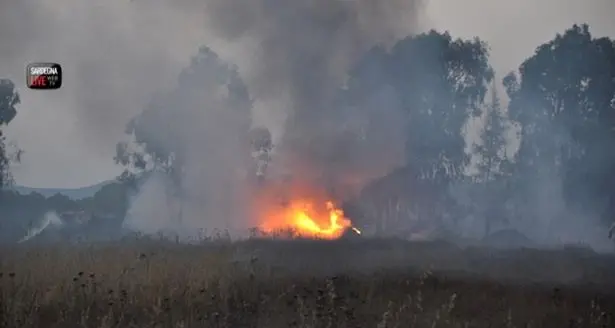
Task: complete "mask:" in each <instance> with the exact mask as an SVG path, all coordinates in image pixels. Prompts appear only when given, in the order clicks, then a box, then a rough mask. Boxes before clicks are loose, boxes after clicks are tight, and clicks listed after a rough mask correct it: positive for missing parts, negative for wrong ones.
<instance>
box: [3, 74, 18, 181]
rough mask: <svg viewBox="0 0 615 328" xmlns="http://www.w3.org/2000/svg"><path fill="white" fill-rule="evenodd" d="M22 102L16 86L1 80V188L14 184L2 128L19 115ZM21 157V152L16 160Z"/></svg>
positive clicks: (8, 81)
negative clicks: (18, 106)
mask: <svg viewBox="0 0 615 328" xmlns="http://www.w3.org/2000/svg"><path fill="white" fill-rule="evenodd" d="M20 101H21V100H20V98H19V94H18V93H17V91H15V84H13V82H11V81H10V80H5V79H0V188H2V187H4V186H6V185H9V184H11V182H12V176H11V174H10V171H9V165H10V163H11V156H10V155H9V154H8V153H7V149H6V142H5V137H4V135H3V133H2V128H3V127H4V126H5V125H7V124H9V123H10V122H11V121H12V120H13V119H14V118H15V116H16V115H17V109H16V106H17V105H19V103H20ZM20 155H21V153H20V152H19V153H18V154H17V157H16V159H19V157H20Z"/></svg>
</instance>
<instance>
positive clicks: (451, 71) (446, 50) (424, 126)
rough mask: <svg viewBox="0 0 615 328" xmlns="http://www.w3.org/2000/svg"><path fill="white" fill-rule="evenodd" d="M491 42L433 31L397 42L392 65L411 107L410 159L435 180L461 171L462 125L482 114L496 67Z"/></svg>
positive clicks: (441, 180)
mask: <svg viewBox="0 0 615 328" xmlns="http://www.w3.org/2000/svg"><path fill="white" fill-rule="evenodd" d="M488 57H489V55H488V48H487V45H486V44H485V43H484V42H482V41H480V40H479V39H478V38H476V39H474V40H461V39H453V38H452V37H451V36H450V35H449V34H448V33H444V34H441V33H437V32H435V31H432V32H430V33H427V34H423V35H419V36H416V37H410V38H407V39H405V40H402V41H400V42H398V43H397V44H396V45H395V46H394V47H393V49H392V52H391V61H390V65H389V67H390V68H389V69H390V72H391V76H392V78H393V81H394V85H395V86H396V87H397V89H398V90H399V91H398V93H399V95H400V96H401V98H402V106H403V107H404V108H405V109H406V111H407V112H408V115H409V117H408V119H409V127H408V138H407V144H406V155H407V158H408V164H409V165H412V166H413V167H414V168H415V169H416V170H418V171H419V173H420V174H421V175H423V176H425V177H426V178H428V179H430V180H433V181H435V182H437V183H444V184H446V182H447V181H450V180H451V179H456V178H459V177H461V176H462V175H463V172H464V170H465V167H466V166H467V164H468V161H469V156H468V155H467V154H466V152H465V139H464V136H463V134H462V132H463V131H462V129H463V127H464V126H465V124H466V122H467V120H468V118H469V117H470V115H479V114H480V108H481V106H482V103H483V100H484V97H485V94H486V92H487V89H488V86H489V83H490V82H491V80H492V79H493V70H492V69H491V67H490V65H489V62H488Z"/></svg>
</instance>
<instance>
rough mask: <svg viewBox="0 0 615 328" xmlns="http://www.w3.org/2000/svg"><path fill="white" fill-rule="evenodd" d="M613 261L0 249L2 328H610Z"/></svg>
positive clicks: (579, 254)
mask: <svg viewBox="0 0 615 328" xmlns="http://www.w3.org/2000/svg"><path fill="white" fill-rule="evenodd" d="M614 274H615V258H614V257H613V256H610V255H599V254H596V253H594V252H592V251H591V250H588V249H583V248H568V249H560V250H540V251H539V250H528V249H525V250H509V251H505V250H499V251H496V250H492V249H483V248H478V247H473V248H466V249H461V248H459V247H456V246H454V245H451V244H447V243H441V242H407V241H396V240H361V239H353V240H341V241H306V240H291V241H280V240H251V241H244V242H236V243H230V242H226V241H209V242H204V243H203V244H200V245H180V244H174V243H167V242H161V241H144V240H141V241H133V242H123V243H107V244H93V245H87V246H75V245H58V244H56V245H46V246H45V245H31V246H28V245H19V246H3V247H2V248H1V249H0V275H1V276H0V287H1V290H0V320H1V321H0V326H1V327H7V328H9V327H49V328H51V327H267V328H277V327H280V328H281V327H374V328H380V327H557V328H561V327H613V326H615V312H614V311H615V288H612V287H615V286H614V285H615V282H613V281H612V277H614V276H615V275H614Z"/></svg>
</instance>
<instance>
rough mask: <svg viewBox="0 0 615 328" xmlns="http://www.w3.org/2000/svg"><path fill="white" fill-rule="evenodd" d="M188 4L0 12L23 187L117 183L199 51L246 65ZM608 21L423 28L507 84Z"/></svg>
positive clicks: (478, 7)
mask: <svg viewBox="0 0 615 328" xmlns="http://www.w3.org/2000/svg"><path fill="white" fill-rule="evenodd" d="M382 1H386V0H382ZM51 3H53V4H55V6H52V5H51ZM189 3H190V1H187V0H186V1H184V0H178V1H176V2H173V1H165V0H133V1H130V0H111V1H105V3H104V4H95V2H85V1H81V0H55V1H44V0H19V1H2V3H0V42H1V43H2V47H1V48H0V77H2V78H9V79H12V80H13V81H14V82H15V83H16V84H17V86H18V89H19V92H20V93H21V96H22V104H21V106H20V107H19V109H18V110H19V113H18V116H17V118H16V119H15V120H14V121H13V122H12V123H11V126H10V127H9V128H8V129H7V134H8V137H9V141H14V142H15V143H17V144H18V145H19V147H20V148H22V149H24V150H25V151H26V153H25V155H24V158H23V163H22V164H20V165H19V166H17V167H15V168H14V175H15V178H16V181H17V183H19V184H22V185H27V186H36V187H79V186H84V185H89V184H93V183H97V182H99V181H101V180H105V179H108V178H111V177H113V176H114V175H115V174H117V173H118V172H119V169H118V168H117V167H115V166H114V164H113V161H112V157H113V154H114V152H115V144H116V142H117V141H118V140H119V137H120V136H121V132H122V131H123V129H124V124H125V123H126V121H127V120H128V119H129V118H130V117H132V116H133V115H134V114H136V113H137V112H138V111H139V110H140V109H141V108H142V106H143V105H144V103H145V102H146V101H147V100H149V99H150V97H151V95H152V94H153V93H154V92H155V91H156V90H160V89H162V88H165V87H169V86H171V85H173V84H174V83H175V81H176V78H177V73H178V72H179V70H180V69H181V68H182V67H184V66H186V65H187V63H188V61H189V58H190V56H191V55H193V54H194V53H196V51H197V49H198V47H199V46H200V45H202V44H207V45H209V46H210V47H212V48H213V49H214V50H216V51H217V52H219V53H220V54H221V55H222V56H224V57H226V58H229V59H231V60H234V61H236V62H241V57H242V56H245V54H244V53H242V52H240V51H237V49H236V48H234V47H233V46H230V45H227V44H224V43H223V42H221V41H219V40H215V39H213V38H212V37H211V36H210V35H208V31H206V30H205V29H204V27H203V26H204V21H203V20H204V18H203V15H202V14H201V13H200V12H199V11H198V10H194V7H193V5H190V4H189ZM613 13H615V1H612V0H587V1H579V0H542V1H536V0H518V1H509V0H463V1H455V0H431V1H428V2H427V4H426V8H425V25H426V26H425V28H435V29H438V30H444V29H446V30H449V31H450V32H451V34H453V35H454V36H461V37H472V36H480V37H481V38H482V39H484V40H485V41H487V42H489V43H490V45H491V49H492V64H493V65H494V67H495V68H496V70H497V71H498V73H499V74H500V75H502V74H504V73H506V72H508V71H509V70H511V69H515V68H516V67H517V66H518V64H519V63H521V61H522V60H523V59H525V58H526V57H528V56H529V55H531V54H532V52H533V51H534V49H535V48H536V46H538V45H539V44H541V43H543V42H545V41H547V40H549V39H551V38H552V37H553V36H554V35H555V33H556V32H562V31H563V30H564V29H565V28H567V27H569V26H571V25H572V24H573V23H583V22H587V23H589V24H590V26H591V29H592V32H593V34H594V35H596V36H604V35H609V36H613V37H615V20H613V19H612V17H613V16H612V15H613ZM31 61H55V62H59V63H60V64H62V65H63V67H64V74H65V83H64V85H63V87H62V89H60V90H56V91H32V90H28V89H27V88H26V87H25V66H26V64H27V63H28V62H31ZM154 67H159V68H161V70H160V71H155V70H154V69H153V68H154ZM94 72H96V73H97V74H96V76H98V78H97V79H92V77H93V76H94V75H93V74H92V73H94ZM265 119H266V118H265Z"/></svg>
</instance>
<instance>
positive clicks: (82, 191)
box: [11, 180, 113, 200]
mask: <svg viewBox="0 0 615 328" xmlns="http://www.w3.org/2000/svg"><path fill="white" fill-rule="evenodd" d="M112 182H113V181H112V180H107V181H103V182H100V183H98V184H95V185H91V186H86V187H81V188H75V189H70V188H32V187H24V186H13V187H12V188H11V189H13V190H15V191H16V192H17V193H19V194H22V195H27V194H30V193H33V192H35V193H39V194H41V195H43V196H45V197H50V196H53V195H55V194H58V193H59V194H62V195H65V196H67V197H68V198H71V199H73V200H77V199H83V198H87V197H92V196H94V194H95V193H96V192H97V191H99V190H100V189H101V188H102V187H104V186H106V185H108V184H109V183H112Z"/></svg>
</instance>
